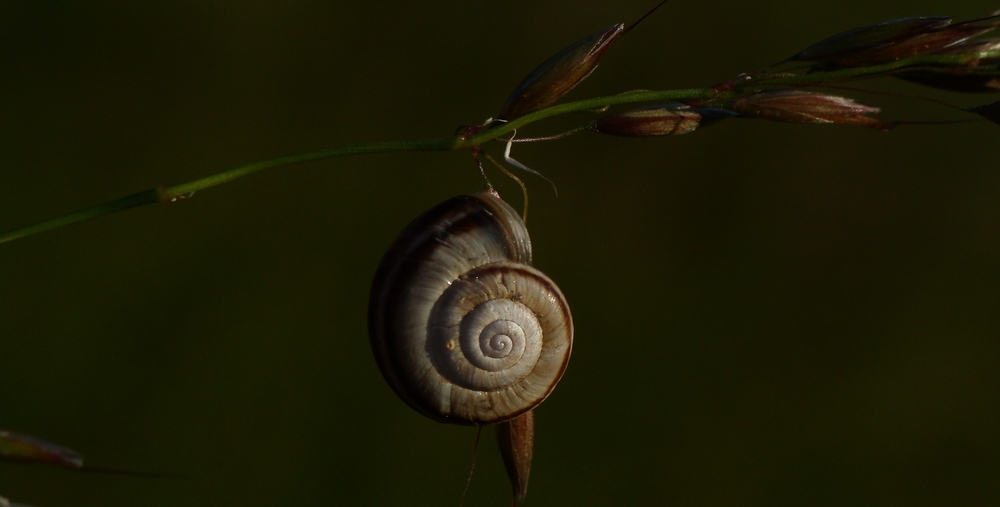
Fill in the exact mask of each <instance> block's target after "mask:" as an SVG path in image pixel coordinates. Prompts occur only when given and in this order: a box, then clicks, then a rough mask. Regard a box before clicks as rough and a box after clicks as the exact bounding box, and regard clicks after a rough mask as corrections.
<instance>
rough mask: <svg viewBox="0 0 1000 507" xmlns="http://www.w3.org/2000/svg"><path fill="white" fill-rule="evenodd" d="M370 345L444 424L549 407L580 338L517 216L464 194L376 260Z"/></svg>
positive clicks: (382, 365) (499, 418) (412, 401)
mask: <svg viewBox="0 0 1000 507" xmlns="http://www.w3.org/2000/svg"><path fill="white" fill-rule="evenodd" d="M368 330H369V338H370V340H371V346H372V351H373V352H374V354H375V359H376V362H377V363H378V366H379V370H380V371H381V372H382V375H383V376H384V377H385V379H386V381H387V382H388V383H389V385H390V386H391V387H392V389H393V390H394V391H395V392H396V394H397V395H398V396H399V397H400V398H401V399H402V400H403V401H405V402H406V403H407V404H408V405H409V406H410V407H412V408H413V409H415V410H417V411H418V412H420V413H421V414H423V415H425V416H427V417H429V418H431V419H434V420H436V421H440V422H448V423H456V424H472V425H483V424H494V423H499V422H504V421H509V420H511V419H514V418H515V417H517V416H519V415H521V414H523V413H525V412H527V411H529V410H531V409H532V408H534V407H535V406H536V405H538V404H539V403H541V402H542V401H543V400H544V399H545V398H546V397H547V396H548V395H549V393H550V392H551V391H552V389H553V388H554V387H555V385H556V383H557V382H558V381H559V379H560V378H561V377H562V374H563V372H564V371H565V369H566V365H567V363H568V361H569V356H570V352H571V349H572V341H573V322H572V316H571V314H570V310H569V305H568V304H567V302H566V299H565V297H564V296H563V294H562V292H561V291H560V290H559V288H558V287H557V286H556V285H555V283H554V282H552V280H551V279H549V278H548V277H547V276H546V275H545V274H543V273H542V272H541V271H539V270H537V269H535V268H534V267H532V266H531V240H530V238H529V236H528V231H527V228H526V227H525V225H524V222H523V221H522V220H521V218H520V217H519V216H518V214H517V213H516V212H515V211H514V210H513V209H512V208H511V207H510V206H509V205H508V204H507V203H505V202H503V201H502V200H500V198H499V197H497V196H495V195H494V194H491V193H486V192H483V193H478V194H472V195H464V196H458V197H455V198H452V199H449V200H448V201H445V202H443V203H441V204H439V205H437V206H435V207H434V208H431V209H430V210H428V211H427V212H425V213H424V214H422V215H421V216H420V217H418V218H417V219H416V220H414V221H413V222H411V223H410V224H409V225H408V226H407V227H406V228H405V229H404V230H403V232H402V233H400V235H399V237H397V238H396V240H395V241H394V242H393V243H392V246H390V247H389V250H388V251H387V252H386V254H385V255H384V256H383V258H382V261H381V263H380V264H379V267H378V271H377V272H376V275H375V280H374V281H373V283H372V289H371V295H370V299H369V306H368Z"/></svg>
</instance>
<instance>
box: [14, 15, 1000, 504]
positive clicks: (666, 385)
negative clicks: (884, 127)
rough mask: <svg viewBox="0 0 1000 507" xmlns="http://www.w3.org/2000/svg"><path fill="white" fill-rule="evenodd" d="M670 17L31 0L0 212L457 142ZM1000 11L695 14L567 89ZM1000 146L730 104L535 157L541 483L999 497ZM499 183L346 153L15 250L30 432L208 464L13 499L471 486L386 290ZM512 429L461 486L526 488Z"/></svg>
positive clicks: (968, 130)
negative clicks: (394, 350) (410, 382)
mask: <svg viewBox="0 0 1000 507" xmlns="http://www.w3.org/2000/svg"><path fill="white" fill-rule="evenodd" d="M653 3H654V2H652V1H630V2H609V1H608V2H597V1H582V0H531V1H524V0H511V1H506V2H480V1H435V2H338V3H334V2H306V1H289V0H282V1H268V2H265V1H255V2H235V1H230V2H221V1H214V2H207V1H199V2H112V1H107V2H87V3H86V4H84V5H80V3H76V2H71V3H62V2H40V1H30V2H29V1H7V2H2V3H0V67H2V68H0V229H10V228H14V227H17V226H21V225H25V224H28V223H32V222H35V221H39V220H43V219H46V218H50V217H53V216H56V215H59V214H62V213H66V212H70V211H75V210H77V209H79V208H82V207H86V206H89V205H93V204H96V203H100V202H103V201H106V200H110V199H113V198H116V197H120V196H122V195H126V194H129V193H132V192H136V191H139V190H142V189H145V188H149V187H152V186H155V185H157V184H161V183H167V184H172V183H180V182H184V181H188V180H191V179H194V178H198V177H201V176H205V175H208V174H211V173H213V172H217V171H220V170H223V169H227V168H230V167H233V166H236V165H240V164H243V163H246V162H251V161H254V160H260V159H265V158H271V157H276V156H281V155H286V154H291V153H297V152H301V151H307V150H312V149H319V148H325V147H329V146H334V145H339V144H345V143H352V142H363V141H377V140H395V139H419V138H432V137H442V136H447V135H450V134H451V132H452V131H453V129H454V128H455V127H456V126H457V125H459V124H468V123H477V122H480V121H482V120H483V119H485V118H486V117H488V116H491V115H495V114H496V113H497V112H498V110H499V108H500V105H501V104H502V102H503V100H504V99H505V98H506V96H507V94H508V93H509V92H510V90H511V89H513V87H514V86H515V85H516V84H517V83H518V82H519V81H520V79H521V77H522V76H524V75H525V74H526V73H527V72H529V71H530V70H531V69H532V68H533V67H534V66H535V65H536V64H537V63H539V62H541V61H542V60H544V59H546V58H548V57H549V56H551V55H552V54H553V53H555V52H556V51H558V50H559V49H561V48H562V47H564V46H565V45H567V44H569V43H570V42H573V41H575V40H577V39H579V38H581V37H583V36H585V35H588V34H590V33H592V32H595V31H597V30H599V29H602V28H605V27H607V26H608V25H610V24H612V23H614V22H618V21H627V20H632V19H635V18H636V17H638V16H639V15H640V14H641V13H642V12H643V11H644V10H645V9H647V8H648V7H649V6H650V5H651V4H653ZM996 7H997V5H995V4H990V3H988V2H976V1H968V0H961V1H957V0H950V1H947V2H946V1H943V0H937V1H930V0H928V1H913V0H892V1H880V2H871V1H845V0H821V1H811V2H803V1H800V0H794V1H793V0H781V1H755V2H744V1H729V0H727V1H722V2H694V1H690V0H688V1H682V0H675V1H674V2H672V3H671V4H668V5H667V6H666V7H665V8H664V9H663V10H662V11H661V12H659V13H657V14H656V16H654V17H652V18H650V19H649V20H648V21H647V23H646V24H644V25H643V26H642V27H641V28H640V29H638V30H636V31H635V32H633V33H631V34H629V35H628V37H626V38H625V39H623V40H622V41H621V42H620V43H619V44H617V45H616V46H615V47H614V48H612V50H611V51H610V52H609V53H608V55H607V58H606V59H605V62H604V63H603V64H602V66H601V68H600V69H599V70H598V71H597V72H596V73H595V74H594V75H593V76H592V78H591V79H590V80H589V81H587V82H586V83H585V84H583V85H581V86H580V87H579V88H578V89H577V90H575V91H574V92H573V93H572V94H571V96H570V98H571V99H579V98H586V97H592V96H599V95H608V94H613V93H618V92H621V91H626V90H633V89H667V88H683V87H691V86H705V85H710V84H713V83H716V82H719V81H722V80H724V79H727V78H729V77H732V76H734V75H736V74H737V73H739V72H743V71H750V70H753V69H755V68H758V67H760V66H763V65H765V64H767V63H770V62H774V61H777V60H780V59H781V58H783V57H785V56H788V55H789V54H791V53H793V52H795V51H798V50H800V49H802V48H804V47H805V46H807V45H809V44H811V43H812V42H815V41H817V40H819V39H821V38H824V37H826V36H828V35H831V34H833V33H835V32H838V31H840V30H843V29H847V28H850V27H854V26H859V25H864V24H868V23H872V22H876V21H880V20H883V19H888V18H893V17H897V16H903V15H942V14H944V15H949V14H950V15H956V16H959V17H962V18H971V17H975V16H979V15H983V14H985V13H987V12H988V11H990V10H992V9H994V8H996ZM872 86H878V87H881V88H883V89H891V90H897V91H904V92H916V93H925V94H929V95H933V96H936V97H940V98H946V99H949V100H954V101H957V102H961V103H963V104H974V103H985V102H989V101H991V100H996V98H997V97H996V96H979V97H966V96H961V95H952V94H947V93H937V92H933V91H926V90H924V89H921V88H919V87H916V86H913V85H909V84H905V83H892V82H889V83H887V84H881V83H878V84H873V85H872ZM863 98H864V97H863ZM866 100H868V101H871V102H876V103H879V104H882V105H884V106H885V107H886V117H887V118H904V119H952V118H963V117H964V116H962V115H960V114H959V113H956V112H953V111H950V110H948V109H945V108H940V107H936V106H933V105H927V104H924V103H914V102H912V101H906V100H902V99H898V98H889V99H887V98H884V97H875V96H868V97H866ZM590 117H591V116H587V115H583V116H577V117H575V118H574V119H569V120H566V119H559V120H556V121H551V122H547V123H544V124H537V125H535V126H533V127H532V128H530V130H528V131H525V132H523V133H524V134H525V135H528V134H531V135H544V134H548V133H553V132H558V131H559V130H560V129H561V128H563V127H568V126H573V125H575V124H578V123H580V122H581V121H585V120H586V119H589V118H590ZM998 145H1000V127H998V126H996V125H993V124H989V123H985V122H978V123H971V124H962V125H951V126H930V127H928V126H918V127H901V128H899V129H897V130H896V131H893V132H891V133H888V134H884V133H880V132H875V131H871V130H866V129H861V128H853V127H842V126H800V125H787V124H776V123H766V122H755V121H729V122H724V123H722V124H720V125H718V126H714V127H712V128H711V129H707V130H704V131H698V132H696V133H695V134H693V135H688V136H682V137H677V138H662V139H644V140H631V139H619V138H611V137H600V136H596V135H580V136H578V137H575V138H571V139H568V140H564V141H558V142H553V143H547V144H537V145H530V146H528V145H521V146H518V147H517V149H516V150H515V155H516V156H517V157H518V158H519V159H520V160H521V161H522V162H524V163H526V164H528V165H530V166H532V167H533V168H535V169H538V170H540V171H542V172H544V173H545V174H546V175H548V176H549V177H550V178H552V179H553V180H555V181H556V182H557V183H558V185H559V190H560V197H559V198H558V199H556V198H554V197H553V195H552V192H551V191H550V189H549V187H548V186H547V184H546V183H544V182H542V181H541V180H538V179H537V178H533V177H528V178H527V180H528V182H529V184H530V188H531V192H532V193H531V196H532V208H531V217H530V222H529V225H530V227H531V232H532V236H533V240H534V244H535V260H536V265H537V266H539V267H540V268H541V269H542V270H544V271H546V272H547V273H548V274H549V275H550V276H552V278H553V279H555V280H556V281H557V282H558V283H559V284H560V286H561V287H562V289H563V291H564V292H565V293H566V295H567V297H568V299H569V301H570V303H571V305H572V307H573V311H574V317H575V322H576V326H577V335H576V344H575V347H574V348H575V350H574V354H573V355H574V357H573V361H572V362H571V364H570V367H569V369H568V371H567V374H566V376H565V378H564V379H563V381H562V383H561V384H560V386H559V388H558V389H556V391H555V392H554V394H553V396H552V397H551V398H549V400H548V401H547V402H546V403H545V404H544V405H542V406H541V407H540V409H539V410H538V412H537V414H538V442H537V449H536V454H535V463H534V469H533V473H532V476H531V484H530V488H529V495H528V501H529V505H538V506H542V505H574V506H579V505H616V504H619V505H650V504H656V505H677V506H757V505H760V506H803V505H809V506H844V505H878V506H895V505H899V506H903V505H906V506H915V505H956V506H958V505H962V506H964V505H970V506H980V505H982V506H985V505H996V502H997V501H998V498H1000V432H998V421H1000V417H998V416H1000V376H998V370H1000V263H998V259H1000V170H998V169H1000V167H998V162H997V153H998V151H997V147H998ZM494 181H495V182H496V183H497V184H498V185H499V188H500V191H501V192H502V193H503V194H504V195H505V196H509V197H510V198H511V200H512V201H513V202H514V203H515V205H517V203H519V202H520V197H519V191H518V190H517V189H516V187H515V186H513V185H512V184H510V183H509V182H508V181H507V180H506V179H505V178H504V177H502V176H499V175H495V176H494ZM480 188H481V179H480V177H479V175H478V172H477V170H476V169H475V167H474V166H473V164H472V161H471V159H470V157H469V156H468V155H467V154H465V153H431V154H427V153H416V154H398V155H378V156H368V157H360V158H348V159H338V160H333V161H324V162H318V163H311V164H307V165H302V166H296V167H290V168H285V169H280V170H273V171H269V172H265V173H261V174H258V175H255V176H253V177H250V178H247V179H244V180H239V181H236V182H234V183H231V184H228V185H225V186H222V187H218V188H215V189H212V190H208V191H204V192H202V193H199V194H198V195H196V196H195V197H194V198H193V199H191V200H188V201H185V202H182V203H179V204H175V205H169V206H159V207H147V208H143V209H138V210H132V211H128V212H125V213H120V214H117V215H114V216H110V217H105V218H101V219H97V220H92V221H88V222H84V223H81V224H77V225H74V226H71V227H66V228H64V229H60V230H57V231H54V232H50V233H47V234H44V235H40V236H35V237H31V238H27V239H23V240H19V241H16V242H14V243H10V244H5V245H2V246H0V428H4V429H9V430H13V431H20V432H25V433H30V434H34V435H37V436H40V437H44V438H48V439H50V440H53V441H56V442H60V443H63V444H65V445H67V446H70V447H72V448H74V449H76V450H78V451H80V452H81V453H83V454H84V456H85V457H86V458H87V460H88V462H89V463H91V464H94V465H100V466H110V467H118V468H124V469H130V470H142V471H162V472H172V473H178V474H181V475H182V476H183V478H181V479H168V480H144V479H136V478H129V477H119V476H104V475H92V474H77V473H72V472H66V471H62V470H54V469H47V468H42V467H32V466H15V465H3V464H0V494H2V495H4V496H7V497H9V498H11V499H14V500H18V501H23V502H27V503H33V504H36V505H39V506H42V507H60V506H65V507H68V506H107V507H111V506H138V505H142V506H154V505H163V506H177V505H206V506H207V505H234V506H235V505H306V506H311V505H337V504H345V505H348V504H350V505H386V504H395V505H439V506H440V505H457V504H458V501H459V497H460V495H461V491H462V488H463V485H464V483H465V478H466V474H467V472H468V465H469V461H470V454H471V451H472V443H473V439H474V435H475V430H474V429H472V428H467V427H457V426H445V425H440V424H436V423H433V422H431V421H429V420H426V419H424V418H422V417H421V416H419V415H418V414H416V413H415V412H413V411H411V410H410V409H408V408H407V407H406V406H405V405H404V404H403V403H402V402H400V401H399V400H398V399H397V398H396V397H395V396H394V395H393V394H392V392H391V391H390V390H389V388H388V387H387V386H386V385H385V383H384V381H383V380H382V377H381V376H380V375H379V373H378V371H377V369H376V367H375V364H374V362H373V360H372V359H371V353H370V350H369V346H368V339H367V333H366V313H365V307H366V304H367V295H368V284H369V282H370V279H371V276H372V275H373V273H374V270H375V267H376V264H377V262H378V260H379V258H380V256H381V255H382V251H383V250H384V249H385V248H386V247H387V246H388V244H389V242H390V241H391V240H392V238H393V237H394V236H395V234H396V233H397V232H398V231H399V230H400V229H401V228H402V227H403V226H404V225H405V224H406V223H407V222H408V221H409V220H411V219H412V218H414V217H415V216H416V215H417V214H418V213H420V212H421V211H423V210H424V209H426V208H428V207H430V206H431V205H433V204H435V203H437V202H439V201H441V200H444V199H446V198H448V197H450V196H453V195H455V194H458V193H463V192H470V191H476V190H479V189H480ZM487 437H488V439H487V440H486V441H485V442H486V444H484V445H483V447H482V449H481V451H480V454H479V461H478V465H477V468H476V475H475V477H474V479H473V481H472V486H471V489H470V491H469V495H468V499H467V501H466V505H470V506H471V505H496V506H503V505H508V501H509V496H508V486H507V483H506V477H505V476H504V474H503V472H502V470H501V466H500V462H499V457H498V455H497V453H496V451H495V449H494V446H493V443H492V434H491V433H488V434H487Z"/></svg>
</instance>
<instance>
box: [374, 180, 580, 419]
mask: <svg viewBox="0 0 1000 507" xmlns="http://www.w3.org/2000/svg"><path fill="white" fill-rule="evenodd" d="M482 227H486V228H488V229H490V230H493V231H499V232H498V234H499V235H500V236H501V237H502V238H504V239H502V240H501V241H500V243H499V244H497V245H493V246H491V247H489V248H492V249H494V250H496V251H501V252H502V254H503V255H502V258H497V257H498V256H499V254H497V253H496V252H494V251H491V250H489V249H487V250H486V252H487V254H488V255H482V256H481V257H482V258H481V259H479V260H478V261H477V262H478V263H479V264H480V265H487V264H502V263H508V262H516V263H518V264H523V265H524V266H523V267H525V269H527V270H530V271H532V272H537V273H539V274H541V272H540V271H538V270H537V269H535V268H532V267H530V257H531V245H530V239H529V238H528V235H527V231H526V229H525V228H524V225H523V222H521V220H520V216H518V214H517V213H516V212H515V211H514V210H513V209H512V208H511V207H510V206H509V205H507V204H506V203H505V202H503V201H501V200H500V199H499V198H497V197H495V196H493V195H491V194H488V193H480V194H474V195H465V196H459V197H455V198H453V199H450V200H448V201H446V202H444V203H441V204H439V205H437V206H435V207H434V208H432V209H430V210H428V211H427V212H425V213H424V214H422V215H421V216H420V217H418V218H417V219H415V220H414V221H413V222H411V223H410V225H408V226H407V227H406V228H405V229H404V230H403V232H402V233H401V234H400V235H399V237H397V239H396V240H395V241H394V242H393V244H392V246H391V247H390V248H389V250H388V251H387V252H386V254H385V256H384V257H383V259H382V262H381V263H380V265H379V268H378V270H377V272H376V276H375V280H374V281H373V284H372V289H371V293H370V299H369V309H368V314H369V323H368V324H369V338H370V342H371V346H372V351H373V353H374V355H375V359H376V363H377V365H378V367H379V370H380V371H381V373H382V375H383V377H384V378H385V379H386V381H387V383H388V384H389V385H390V387H391V388H392V389H393V391H394V392H396V394H397V395H398V396H399V397H400V398H401V399H402V400H403V401H404V402H405V403H406V404H407V405H409V406H410V407H411V408H413V409H414V410H416V411H417V412H419V413H421V414H423V415H424V416H426V417H428V418H430V419H433V420H435V421H439V422H445V423H452V424H462V425H484V424H494V423H499V422H503V421H507V420H510V419H513V418H515V417H517V416H519V415H521V414H523V413H525V412H527V411H529V410H531V409H532V408H534V407H536V406H537V405H538V404H539V403H541V402H542V401H544V400H545V399H546V398H547V397H548V396H549V395H550V394H551V392H552V390H553V388H554V386H555V384H556V383H557V382H558V380H559V379H560V378H561V377H562V375H563V373H564V372H565V369H566V367H567V365H568V363H569V357H570V354H571V351H572V336H573V324H572V315H571V313H570V311H569V305H568V303H567V302H566V299H565V296H563V294H562V292H561V291H560V290H559V289H558V287H557V286H556V285H555V283H554V282H552V281H551V280H550V279H548V277H546V276H545V275H544V274H541V275H542V276H543V277H544V279H545V280H547V283H548V284H550V285H551V286H552V287H553V288H554V293H555V294H557V297H556V298H555V299H557V300H558V301H559V307H560V308H561V311H562V312H563V314H564V315H565V323H564V324H563V326H564V332H565V335H566V337H567V339H566V343H565V345H564V346H563V348H564V351H563V352H561V353H562V354H563V357H562V359H561V361H560V362H559V364H558V374H557V375H556V376H555V381H554V382H552V383H551V385H550V386H549V387H548V389H545V391H544V393H541V395H540V396H538V394H539V393H538V392H535V393H532V394H533V398H532V400H531V401H532V402H531V403H530V404H527V405H525V406H523V407H517V408H512V407H506V406H504V405H503V403H502V402H496V403H498V404H497V405H493V403H494V402H484V403H485V404H486V405H487V406H489V407H490V409H489V410H486V411H484V413H482V414H476V415H474V416H472V417H464V416H461V415H458V414H454V413H450V412H448V411H442V410H439V405H437V404H436V403H433V402H428V401H427V395H426V393H425V392H424V391H425V390H426V389H427V387H428V384H429V382H427V381H426V379H422V380H418V381H417V382H414V381H413V378H414V376H415V375H416V377H417V378H419V377H420V374H419V373H417V374H415V375H414V374H408V373H405V371H406V370H405V369H406V368H407V367H408V366H409V364H408V361H407V360H405V359H403V358H400V357H398V354H397V351H398V350H400V349H401V348H405V347H406V346H407V345H406V344H405V343H404V342H403V340H404V338H402V337H401V336H399V330H400V329H403V328H405V326H403V327H401V323H405V322H408V320H407V319H412V318H414V315H415V313H418V312H415V311H413V310H407V311H400V310H398V309H397V308H395V307H394V306H393V305H394V304H397V303H398V302H400V301H402V300H403V299H404V298H406V297H410V296H412V295H414V294H415V293H417V292H419V290H418V289H419V287H415V284H414V280H415V276H414V275H413V274H412V272H413V270H414V269H416V268H417V267H419V266H420V263H421V262H423V259H421V255H423V254H426V253H427V252H428V251H430V250H428V249H433V248H451V247H455V245H450V246H449V243H448V241H447V239H448V238H447V235H448V234H458V233H468V232H470V231H472V230H474V229H478V228H482ZM442 236H444V237H442ZM459 243H460V242H459ZM458 246H459V247H460V246H461V245H458ZM477 256H479V254H477ZM457 279H458V275H453V276H451V279H448V280H447V281H445V282H442V281H441V280H436V283H444V284H446V285H450V284H451V283H453V281H455V280H457ZM423 307H424V306H420V308H423ZM425 327H426V321H425ZM425 331H426V329H425ZM425 336H426V335H425ZM412 346H416V345H412ZM553 364H555V363H553ZM401 372H404V373H401ZM428 378H433V376H431V375H428ZM421 384H422V385H421ZM471 392H473V393H478V394H479V395H482V396H487V395H488V394H489V392H490V391H471ZM510 396H511V397H512V398H513V397H514V395H510ZM469 403H473V404H474V405H475V404H479V401H476V402H469ZM494 406H496V407H498V408H497V410H493V408H494Z"/></svg>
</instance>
